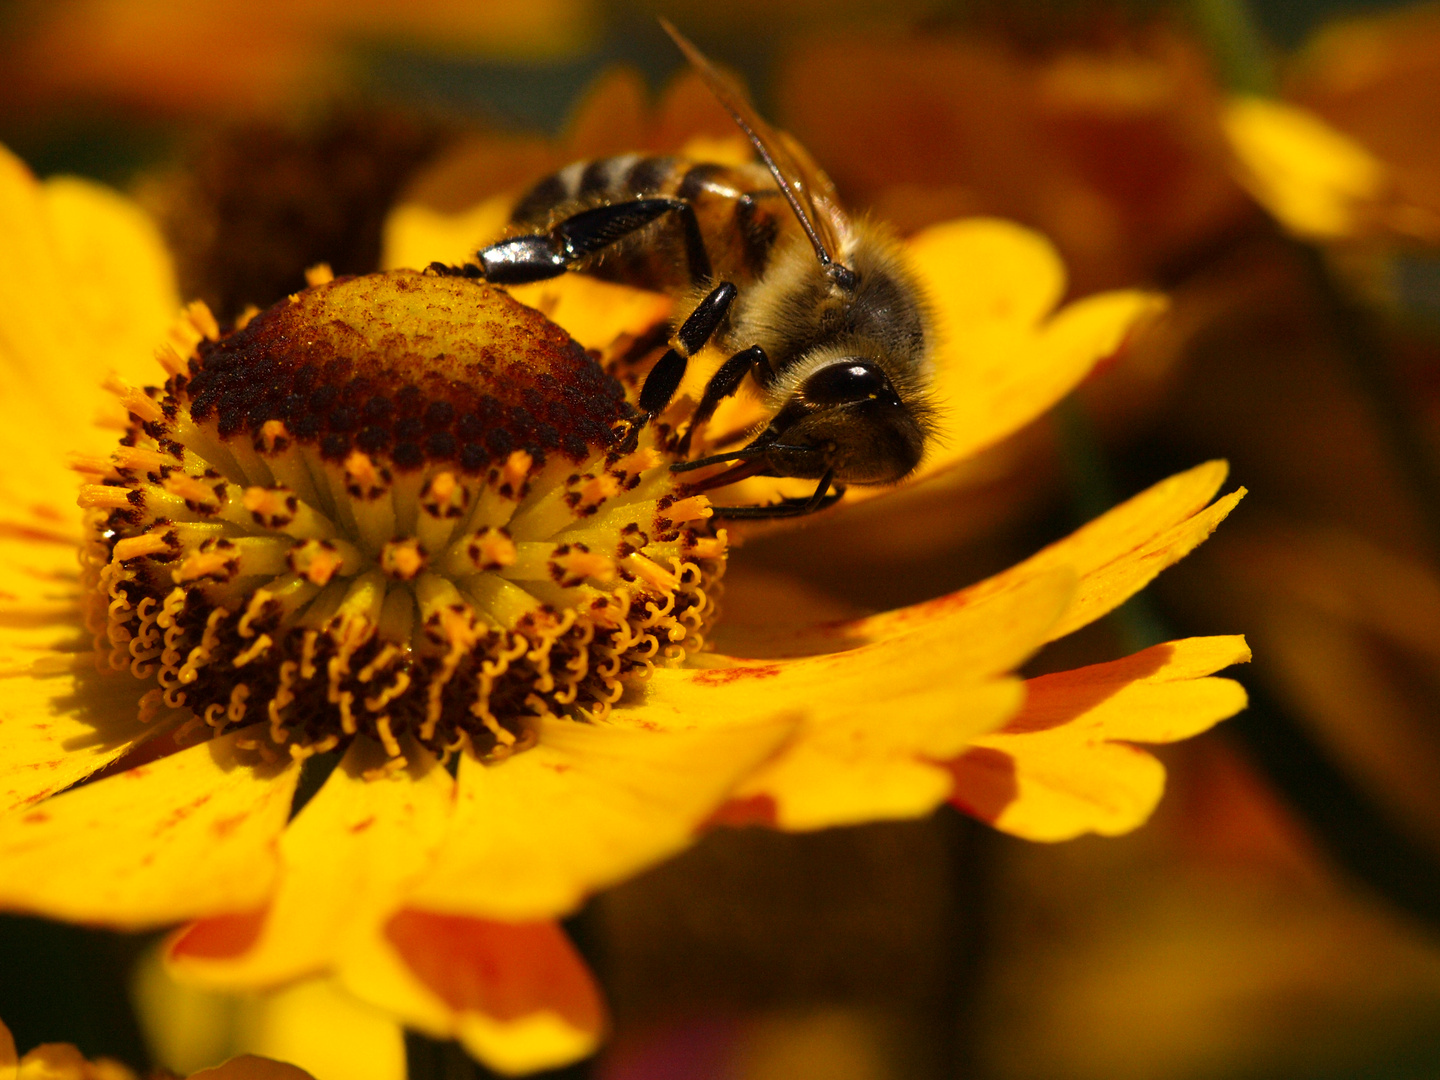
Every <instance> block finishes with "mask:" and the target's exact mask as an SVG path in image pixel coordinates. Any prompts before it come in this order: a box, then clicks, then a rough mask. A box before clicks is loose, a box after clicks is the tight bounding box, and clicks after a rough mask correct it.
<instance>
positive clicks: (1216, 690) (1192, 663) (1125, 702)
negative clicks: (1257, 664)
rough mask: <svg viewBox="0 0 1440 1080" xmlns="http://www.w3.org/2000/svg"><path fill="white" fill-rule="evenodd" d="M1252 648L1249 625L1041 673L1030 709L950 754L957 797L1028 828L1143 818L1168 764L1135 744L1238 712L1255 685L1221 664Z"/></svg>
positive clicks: (1123, 828) (1095, 827)
mask: <svg viewBox="0 0 1440 1080" xmlns="http://www.w3.org/2000/svg"><path fill="white" fill-rule="evenodd" d="M1249 659H1250V650H1249V648H1248V646H1247V645H1246V644H1245V640H1244V638H1242V637H1239V636H1230V637H1214V638H1188V639H1185V640H1181V641H1172V642H1167V643H1165V644H1162V645H1156V646H1154V647H1152V648H1150V649H1146V650H1144V651H1143V652H1139V653H1136V654H1134V655H1133V656H1129V657H1126V658H1124V659H1122V660H1116V661H1113V662H1111V663H1108V664H1097V665H1092V666H1090V667H1086V668H1079V669H1076V670H1074V671H1067V672H1060V673H1057V674H1054V675H1046V676H1041V677H1040V678H1036V679H1031V680H1030V681H1029V683H1028V689H1029V697H1028V699H1027V701H1026V703H1025V707H1024V708H1023V709H1022V710H1021V711H1020V712H1019V714H1017V715H1016V716H1015V717H1014V719H1012V720H1011V721H1009V722H1008V723H1007V724H1006V725H1005V726H1004V727H1003V728H1001V729H999V730H998V731H995V732H993V733H991V734H989V735H982V736H980V737H979V738H977V739H976V740H975V745H974V746H972V747H971V748H970V749H969V750H967V751H966V752H965V753H964V754H962V755H960V756H959V757H958V758H955V759H953V760H951V761H949V762H948V763H947V767H948V768H949V769H950V772H951V775H952V777H953V779H954V785H955V786H954V791H953V793H952V794H951V802H953V803H954V804H955V805H956V806H958V807H959V808H960V809H962V810H965V811H966V812H968V813H970V814H973V815H974V816H976V817H979V818H981V819H982V820H985V821H988V822H990V823H991V824H993V825H994V826H995V827H996V828H998V829H1001V830H1002V831H1004V832H1009V833H1012V834H1014V835H1016V836H1020V837H1023V838H1025V839H1028V840H1037V841H1059V840H1069V839H1072V838H1074V837H1076V836H1081V835H1084V834H1085V833H1091V832H1093V833H1098V834H1100V835H1104V836H1115V835H1119V834H1121V833H1126V832H1129V831H1131V830H1133V829H1135V828H1138V827H1139V826H1140V825H1141V824H1143V823H1144V822H1145V820H1146V819H1147V818H1148V817H1149V816H1150V814H1151V813H1152V812H1153V810H1154V809H1155V806H1156V805H1157V804H1158V802H1159V800H1160V796H1161V794H1162V792H1163V790H1164V784H1165V770H1164V767H1163V766H1162V765H1161V764H1160V762H1159V761H1157V760H1156V759H1155V758H1154V757H1152V756H1151V755H1150V754H1148V753H1146V752H1145V751H1143V750H1141V749H1139V748H1138V747H1136V746H1134V745H1132V744H1133V743H1165V742H1174V741H1177V740H1179V739H1185V738H1190V737H1191V736H1194V735H1197V734H1199V733H1201V732H1203V731H1205V730H1207V729H1209V728H1210V727H1212V726H1214V725H1215V724H1217V723H1219V722H1220V721H1221V720H1224V719H1226V718H1227V717H1230V716H1233V715H1235V714H1236V713H1237V712H1239V711H1240V710H1241V709H1243V708H1244V707H1245V705H1246V695H1245V690H1244V688H1243V687H1242V686H1241V685H1240V684H1239V683H1237V682H1235V681H1233V680H1231V679H1224V678H1214V677H1211V673H1212V672H1215V671H1218V670H1220V669H1222V668H1224V667H1227V666H1229V665H1231V664H1237V663H1244V662H1246V661H1248V660H1249Z"/></svg>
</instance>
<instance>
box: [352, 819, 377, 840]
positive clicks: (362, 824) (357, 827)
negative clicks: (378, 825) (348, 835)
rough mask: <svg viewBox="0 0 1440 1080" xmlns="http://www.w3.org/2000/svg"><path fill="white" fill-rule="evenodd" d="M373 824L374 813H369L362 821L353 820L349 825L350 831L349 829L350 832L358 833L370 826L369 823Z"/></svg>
mask: <svg viewBox="0 0 1440 1080" xmlns="http://www.w3.org/2000/svg"><path fill="white" fill-rule="evenodd" d="M374 824H375V815H374V814H371V815H370V816H369V817H367V818H366V819H365V820H364V821H357V822H355V824H354V825H351V826H350V831H351V832H352V833H355V834H357V835H358V834H360V833H362V832H364V831H365V830H366V829H368V828H370V826H371V825H374Z"/></svg>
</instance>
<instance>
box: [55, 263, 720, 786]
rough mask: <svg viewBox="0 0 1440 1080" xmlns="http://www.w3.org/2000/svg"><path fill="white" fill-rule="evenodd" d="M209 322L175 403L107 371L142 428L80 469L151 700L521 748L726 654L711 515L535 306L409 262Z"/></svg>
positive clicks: (113, 609)
mask: <svg viewBox="0 0 1440 1080" xmlns="http://www.w3.org/2000/svg"><path fill="white" fill-rule="evenodd" d="M191 327H192V328H193V332H191V333H189V334H188V336H186V337H184V338H183V340H181V339H177V345H178V347H177V348H171V349H167V350H162V354H161V362H162V363H163V364H164V365H165V367H166V369H167V371H168V372H169V375H170V377H169V379H168V380H167V381H166V383H165V385H164V386H163V387H159V388H157V387H147V388H144V389H140V388H137V387H131V386H128V385H124V384H121V383H119V382H118V381H116V382H112V384H111V386H110V389H112V390H113V392H115V393H116V395H117V396H118V397H119V398H120V401H121V404H122V405H123V407H124V409H125V412H126V414H127V415H126V420H125V423H124V427H125V435H124V437H123V438H121V440H120V445H119V447H118V448H117V449H116V450H115V452H114V453H113V454H111V455H110V458H109V459H108V460H104V461H102V460H90V461H84V460H81V461H77V468H79V469H81V471H82V472H88V473H90V477H89V479H92V480H93V481H94V482H93V483H87V484H85V485H84V486H83V487H82V489H81V495H80V505H81V506H83V507H85V508H87V510H88V511H89V515H88V523H89V543H88V544H87V547H86V550H85V553H84V563H85V573H86V578H87V581H88V583H89V584H90V585H91V586H92V591H91V595H92V597H93V600H92V605H91V629H92V630H94V631H95V633H96V635H97V642H98V645H99V648H100V649H101V651H102V652H103V653H104V654H105V655H107V656H108V658H109V663H110V666H111V667H113V668H116V669H120V668H125V667H128V668H129V669H130V670H131V671H132V672H133V673H134V674H135V675H136V676H137V677H139V678H142V679H154V680H156V682H157V683H158V686H157V688H156V689H155V690H154V691H152V695H153V696H152V697H151V698H150V700H149V704H150V705H151V706H152V707H155V706H158V705H159V704H160V703H161V702H163V704H165V705H167V706H170V707H182V706H183V707H186V708H188V709H190V710H192V711H193V712H194V714H195V716H196V717H197V718H198V719H203V721H204V723H206V724H208V725H210V726H211V727H213V728H216V729H222V728H225V727H228V726H230V725H236V724H242V723H245V724H250V723H254V722H256V721H263V722H264V723H265V724H266V725H267V730H268V733H269V740H270V742H271V743H273V744H276V745H288V747H289V749H290V752H291V753H292V754H294V755H296V756H297V757H299V756H305V755H307V754H310V753H314V752H318V751H323V750H328V749H331V748H333V747H335V746H337V745H338V744H340V743H341V742H342V741H344V740H346V739H348V738H349V737H350V736H353V735H355V734H357V733H364V734H367V735H370V736H372V737H374V738H376V739H378V740H379V741H380V742H381V743H383V744H384V746H385V747H386V749H387V750H388V752H389V753H390V755H391V758H392V759H393V760H394V761H396V762H399V761H401V760H403V749H402V744H403V741H404V740H405V739H406V738H407V737H409V738H413V739H414V740H415V741H416V742H418V743H419V744H421V745H423V746H425V747H426V748H427V749H429V750H431V751H432V752H435V753H437V754H440V755H442V756H443V755H446V754H449V753H453V752H454V751H456V750H458V749H460V748H462V747H466V746H468V747H470V748H471V749H473V750H474V751H475V752H476V753H478V754H481V755H490V756H496V755H503V754H505V753H508V752H511V751H513V750H515V749H518V748H519V747H521V746H523V745H525V743H526V740H527V738H528V736H529V734H530V732H531V730H532V720H533V718H534V717H537V716H544V715H556V714H566V715H570V716H573V717H575V718H577V719H595V718H598V717H601V716H603V715H604V714H605V713H606V712H607V711H608V710H609V707H610V705H611V703H613V702H614V701H615V700H616V699H617V698H618V697H619V696H620V694H621V693H622V692H623V690H624V687H625V684H626V682H627V681H631V680H635V679H638V678H643V677H644V676H645V675H646V674H648V673H649V671H650V670H652V669H653V667H654V666H655V665H656V664H657V663H675V662H678V661H679V660H681V659H683V657H684V656H685V655H686V654H687V653H689V652H691V651H694V650H695V649H698V648H699V647H700V646H701V644H702V633H703V630H704V627H705V625H706V622H707V620H708V618H709V617H710V616H711V615H712V613H713V603H712V601H711V598H710V596H709V595H708V594H709V593H710V592H712V591H713V584H714V582H715V581H716V579H717V578H718V577H719V575H720V573H721V571H722V569H723V566H724V559H725V549H726V541H725V536H724V534H723V532H721V533H718V534H717V532H716V531H715V530H714V529H713V528H712V527H711V525H710V522H709V520H708V519H709V517H710V507H709V502H708V501H707V500H706V499H705V497H704V496H700V495H688V496H687V495H686V494H685V493H684V492H683V491H679V490H677V485H676V484H675V483H674V482H673V481H672V479H671V473H670V470H669V468H668V465H669V461H670V458H669V456H667V454H666V453H665V451H664V448H663V446H661V445H660V443H659V440H658V439H657V438H656V437H655V435H654V434H653V433H652V431H651V429H650V428H648V427H647V428H643V429H640V430H639V432H638V438H637V437H636V435H635V428H634V421H635V416H636V414H635V412H634V410H633V409H632V407H631V406H630V405H629V404H628V403H627V402H626V400H625V397H624V392H623V390H622V388H621V386H620V384H619V383H617V382H616V381H615V380H614V379H612V378H611V377H610V376H608V375H606V374H605V372H604V371H603V370H602V369H601V368H600V366H599V365H598V364H597V363H596V361H595V360H594V359H593V358H592V357H591V356H590V355H588V354H587V353H586V352H585V351H584V350H583V349H581V347H580V346H579V345H578V344H576V343H575V342H574V341H573V340H571V339H570V338H569V337H568V336H567V335H566V334H565V333H564V332H563V331H561V330H560V329H559V328H558V327H556V326H554V325H553V324H552V323H550V322H548V321H547V320H546V319H545V318H544V317H543V316H541V315H540V314H539V313H538V312H535V311H533V310H531V309H530V308H527V307H524V306H523V305H521V304H519V303H517V302H516V301H514V300H512V299H511V298H510V297H509V296H507V295H506V294H505V293H503V292H501V291H499V290H496V289H493V288H491V287H490V286H487V285H485V284H483V283H479V282H475V281H470V280H467V279H464V278H456V277H439V276H435V275H431V274H419V273H414V272H409V271H398V272H394V273H389V274H376V275H371V276H368V277H362V278H352V279H346V280H340V281H333V282H328V283H324V284H321V285H317V286H315V287H313V288H310V289H307V290H306V291H305V292H303V293H300V294H297V295H296V296H292V297H291V298H290V299H289V301H288V302H282V303H280V304H277V305H276V306H275V307H273V308H271V309H270V310H269V311H267V312H265V313H263V314H260V315H257V316H255V317H253V318H252V319H250V320H249V321H248V322H246V323H245V324H244V325H243V326H241V327H239V328H237V329H236V330H234V331H233V332H231V333H228V334H225V335H222V334H220V332H219V330H218V328H216V327H215V325H214V321H213V319H211V318H209V315H208V312H205V311H204V310H203V309H197V310H196V312H195V313H194V314H193V315H192V318H191ZM622 435H629V436H630V437H629V438H628V439H625V440H622V438H621V436H622Z"/></svg>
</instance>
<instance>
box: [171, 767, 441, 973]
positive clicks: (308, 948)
mask: <svg viewBox="0 0 1440 1080" xmlns="http://www.w3.org/2000/svg"><path fill="white" fill-rule="evenodd" d="M411 757H412V759H413V760H412V761H411V764H410V765H409V766H408V767H407V768H405V769H400V770H397V771H396V772H394V773H391V774H389V775H386V776H379V777H375V778H372V779H366V777H365V773H366V770H368V769H372V768H375V767H376V766H379V765H382V764H383V763H384V761H385V754H384V752H383V751H382V750H381V749H380V747H379V746H378V745H375V744H373V743H371V742H370V740H368V739H357V740H356V741H355V742H354V743H353V744H351V748H350V751H349V752H348V753H347V754H346V756H345V760H344V761H343V762H342V763H341V764H340V765H339V766H338V767H337V768H336V769H335V771H334V772H333V773H331V774H330V777H329V779H327V780H326V781H325V785H324V786H323V787H322V788H321V789H320V791H319V792H318V793H317V794H316V796H315V797H314V798H313V799H311V800H310V802H308V803H307V804H306V805H305V808H304V809H303V810H301V811H300V813H299V814H298V815H297V816H296V818H295V820H294V821H293V822H291V824H290V827H289V828H288V829H286V830H285V835H284V837H283V838H282V839H281V841H280V857H281V864H282V870H281V876H280V881H279V885H278V887H277V888H276V889H275V891H274V895H273V898H272V899H271V900H270V903H269V906H268V907H267V908H266V910H265V911H264V913H263V915H262V916H260V917H259V918H258V920H257V921H258V932H253V931H252V936H251V939H250V940H248V941H247V940H246V939H245V936H244V935H243V934H237V933H235V931H236V930H237V923H236V919H235V917H233V916H231V917H220V918H216V919H201V920H199V921H198V922H196V923H193V924H191V925H190V926H189V927H187V928H186V929H185V930H182V931H181V932H180V933H179V934H178V935H177V936H176V938H175V940H174V941H173V942H172V943H171V945H170V949H169V952H168V956H167V959H168V960H169V963H170V967H171V970H172V971H174V972H175V973H176V974H177V975H178V976H180V977H181V978H184V979H187V980H192V981H196V982H202V983H211V984H215V985H222V986H268V985H274V984H277V983H280V982H284V981H286V980H288V979H292V978H296V977H297V976H300V975H305V974H309V973H310V972H313V971H320V970H323V969H325V968H327V967H329V966H331V965H332V964H333V963H334V960H335V957H336V956H337V955H338V954H339V953H341V952H343V951H344V947H345V942H346V940H347V939H348V937H349V936H350V935H352V934H354V933H366V932H369V931H368V927H369V926H370V925H372V924H374V923H376V922H379V921H381V920H383V919H384V917H385V916H386V915H388V913H389V912H390V911H391V910H393V909H394V908H395V907H396V906H397V905H398V903H399V898H400V895H401V893H402V892H403V890H404V887H405V886H406V885H407V884H408V883H409V882H410V881H411V880H412V879H414V878H415V877H416V875H418V874H419V873H420V872H421V870H422V869H423V868H424V867H425V866H426V865H427V864H428V862H429V861H430V857H431V855H432V853H433V852H434V849H435V846H436V844H438V843H439V841H440V837H441V835H442V833H443V832H444V829H445V821H446V818H447V816H448V814H449V811H450V801H451V795H452V789H453V787H454V781H452V780H451V779H450V774H449V773H447V772H446V771H445V770H444V769H443V768H442V767H441V766H440V765H439V764H438V763H437V762H436V761H435V760H434V759H433V758H431V757H430V756H429V755H428V754H426V753H425V752H424V751H423V750H419V749H417V750H415V751H414V753H412V754H411ZM230 910H231V911H242V910H244V905H241V904H235V905H232V906H231V908H230Z"/></svg>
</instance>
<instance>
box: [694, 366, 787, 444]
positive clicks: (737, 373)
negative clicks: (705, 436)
mask: <svg viewBox="0 0 1440 1080" xmlns="http://www.w3.org/2000/svg"><path fill="white" fill-rule="evenodd" d="M769 368H770V358H769V357H767V356H766V355H765V350H764V349H762V348H761V347H760V346H759V345H751V346H750V347H749V348H748V349H741V350H740V351H739V352H738V353H736V354H735V355H734V356H732V357H730V359H729V360H726V361H725V363H723V364H721V365H720V368H719V370H717V371H716V372H715V374H714V375H712V376H710V381H709V382H708V383H706V384H705V393H704V394H703V395H701V398H700V404H699V405H697V406H696V407H695V415H694V416H693V417H691V418H690V427H689V428H688V429H687V430H686V432H685V438H684V439H683V440H681V442H680V452H681V453H682V454H683V453H685V452H686V451H688V450H689V449H690V438H691V436H692V435H694V434H695V430H696V429H697V428H698V427H699V426H700V425H701V424H703V423H705V421H706V420H709V419H710V417H711V416H712V415H713V414H714V412H715V410H716V408H717V407H719V405H720V402H722V401H723V400H725V399H726V398H727V397H729V396H730V395H731V394H733V393H735V391H736V390H738V389H740V384H741V383H742V382H744V380H745V376H746V374H748V373H749V372H750V371H752V370H753V371H755V372H757V374H758V373H759V372H761V371H768V370H769Z"/></svg>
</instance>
